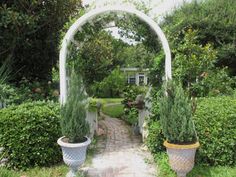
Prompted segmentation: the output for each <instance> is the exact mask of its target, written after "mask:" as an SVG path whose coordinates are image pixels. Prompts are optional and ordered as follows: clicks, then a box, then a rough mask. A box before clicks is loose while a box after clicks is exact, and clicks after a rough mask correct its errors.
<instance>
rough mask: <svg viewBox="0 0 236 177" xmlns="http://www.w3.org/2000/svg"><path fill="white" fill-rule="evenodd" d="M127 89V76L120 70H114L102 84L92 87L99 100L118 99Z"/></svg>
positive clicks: (97, 83) (98, 83)
mask: <svg viewBox="0 0 236 177" xmlns="http://www.w3.org/2000/svg"><path fill="white" fill-rule="evenodd" d="M124 87H125V75H124V73H122V72H121V71H120V68H116V69H114V70H113V71H112V72H111V73H110V74H109V75H108V76H107V77H105V78H104V79H103V80H102V81H101V82H96V83H95V84H93V85H92V92H93V94H95V96H96V97H99V98H116V97H120V95H121V93H122V91H123V89H124Z"/></svg>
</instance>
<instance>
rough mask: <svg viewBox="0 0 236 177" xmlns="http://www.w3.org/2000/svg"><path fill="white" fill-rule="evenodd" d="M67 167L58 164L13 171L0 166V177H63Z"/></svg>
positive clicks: (79, 175)
mask: <svg viewBox="0 0 236 177" xmlns="http://www.w3.org/2000/svg"><path fill="white" fill-rule="evenodd" d="M68 171H69V168H68V167H67V166H66V165H58V166H54V167H50V168H39V167H36V168H32V169H29V170H27V171H24V172H21V171H13V170H8V169H6V168H3V167H1V168H0V176H1V177H21V176H24V177H55V176H56V177H64V176H66V174H67V172H68ZM78 177H83V175H82V174H80V173H78Z"/></svg>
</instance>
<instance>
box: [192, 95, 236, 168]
mask: <svg viewBox="0 0 236 177" xmlns="http://www.w3.org/2000/svg"><path fill="white" fill-rule="evenodd" d="M194 120H195V125H196V130H197V132H198V137H199V141H200V145H201V146H200V149H199V151H198V153H197V159H198V161H199V162H202V163H207V164H210V165H235V164H236V150H235V147H236V99H235V98H230V97H212V98H202V99H200V100H199V101H198V104H197V110H196V112H195V115H194Z"/></svg>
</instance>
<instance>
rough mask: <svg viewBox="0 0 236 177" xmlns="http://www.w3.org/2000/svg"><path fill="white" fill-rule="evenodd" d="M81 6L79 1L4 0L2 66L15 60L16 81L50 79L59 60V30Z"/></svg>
mask: <svg viewBox="0 0 236 177" xmlns="http://www.w3.org/2000/svg"><path fill="white" fill-rule="evenodd" d="M80 6H81V5H80V1H79V0H68V1H64V0H55V1H51V0H46V1H27V0H21V1H8V0H2V1H1V3H0V43H1V48H0V64H3V62H4V61H5V60H7V59H10V60H12V61H14V62H13V63H12V69H13V71H14V72H16V71H17V74H16V76H15V80H17V79H21V78H23V77H25V78H27V79H29V80H33V79H35V78H38V79H39V80H49V79H50V78H51V70H52V66H53V65H55V63H56V61H57V60H58V46H59V34H60V33H59V31H60V30H61V28H62V27H63V24H64V23H65V22H66V20H67V19H68V17H69V16H70V15H74V14H76V13H77V11H76V9H78V8H80Z"/></svg>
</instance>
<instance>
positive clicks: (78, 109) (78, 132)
mask: <svg viewBox="0 0 236 177" xmlns="http://www.w3.org/2000/svg"><path fill="white" fill-rule="evenodd" d="M61 129H62V134H63V137H61V138H59V139H58V141H57V143H58V144H59V145H60V146H61V148H62V153H63V160H64V162H65V163H66V164H67V165H68V166H69V167H70V171H69V172H68V174H67V177H73V176H76V173H77V171H78V168H79V166H81V165H82V164H83V163H84V161H85V159H86V151H87V147H88V145H89V144H90V143H91V140H90V139H89V138H88V137H87V136H86V135H87V134H88V133H89V124H88V122H87V121H86V95H85V92H84V87H83V83H82V79H81V77H80V76H79V75H76V74H75V72H74V71H72V74H71V77H70V82H69V92H68V97H67V101H66V103H65V104H64V105H62V106H61Z"/></svg>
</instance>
